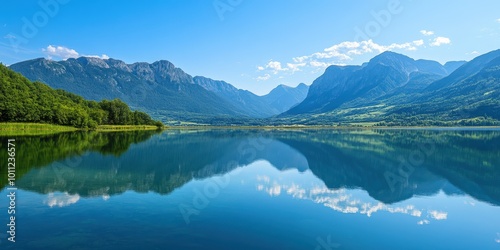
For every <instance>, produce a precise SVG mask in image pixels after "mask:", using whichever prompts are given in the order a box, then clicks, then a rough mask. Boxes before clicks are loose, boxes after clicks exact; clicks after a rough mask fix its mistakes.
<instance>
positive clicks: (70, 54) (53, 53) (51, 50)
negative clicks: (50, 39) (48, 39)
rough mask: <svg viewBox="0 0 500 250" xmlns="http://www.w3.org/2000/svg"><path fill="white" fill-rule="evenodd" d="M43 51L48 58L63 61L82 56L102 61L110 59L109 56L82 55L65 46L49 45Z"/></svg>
mask: <svg viewBox="0 0 500 250" xmlns="http://www.w3.org/2000/svg"><path fill="white" fill-rule="evenodd" d="M42 51H43V52H44V53H45V54H46V55H47V58H49V59H52V58H54V57H55V58H61V59H63V60H66V59H68V58H77V57H80V56H85V57H93V58H100V59H103V60H105V59H109V56H108V55H106V54H102V55H100V56H98V55H80V53H78V52H77V51H76V50H74V49H70V48H67V47H64V46H54V45H49V46H47V48H44V49H42Z"/></svg>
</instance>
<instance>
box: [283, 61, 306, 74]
mask: <svg viewBox="0 0 500 250" xmlns="http://www.w3.org/2000/svg"><path fill="white" fill-rule="evenodd" d="M286 66H287V67H288V68H289V69H290V70H291V71H292V73H294V72H295V71H300V68H301V67H304V66H306V63H287V64H286Z"/></svg>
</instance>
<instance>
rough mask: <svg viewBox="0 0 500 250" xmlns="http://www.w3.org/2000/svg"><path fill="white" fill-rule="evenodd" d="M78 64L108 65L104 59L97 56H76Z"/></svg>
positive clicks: (102, 66)
mask: <svg viewBox="0 0 500 250" xmlns="http://www.w3.org/2000/svg"><path fill="white" fill-rule="evenodd" d="M76 61H78V62H79V63H80V64H82V65H92V66H96V67H100V68H106V69H108V68H109V65H108V64H107V63H106V62H105V61H104V59H101V58H98V57H85V56H82V57H78V58H77V59H76Z"/></svg>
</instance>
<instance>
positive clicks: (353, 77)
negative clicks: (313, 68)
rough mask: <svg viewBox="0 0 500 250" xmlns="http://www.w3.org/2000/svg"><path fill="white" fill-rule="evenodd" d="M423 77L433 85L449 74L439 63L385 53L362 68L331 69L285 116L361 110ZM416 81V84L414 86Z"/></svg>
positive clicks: (422, 83) (344, 67) (421, 82)
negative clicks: (350, 109)
mask: <svg viewBox="0 0 500 250" xmlns="http://www.w3.org/2000/svg"><path fill="white" fill-rule="evenodd" d="M422 74H427V75H431V76H434V77H430V78H425V79H429V80H428V81H421V80H422V78H420V81H419V85H423V86H425V85H426V84H430V83H431V82H432V81H433V80H435V79H436V78H440V77H442V76H444V75H446V69H445V68H444V67H443V66H442V65H441V64H439V63H438V62H434V61H428V60H418V61H415V60H413V59H411V58H409V57H407V56H404V55H401V54H397V53H394V52H389V51H387V52H384V53H382V54H380V55H378V56H376V57H374V58H373V59H371V60H370V61H369V62H368V63H366V64H364V65H362V66H330V67H328V68H327V69H326V71H325V73H324V74H323V75H322V76H320V77H319V78H318V79H316V80H315V81H314V82H313V84H312V85H311V86H310V89H309V93H308V95H307V97H306V99H305V100H304V101H303V102H302V103H300V104H299V105H297V106H295V107H294V108H292V109H290V110H289V111H287V112H285V113H284V114H283V115H282V116H289V115H297V114H304V113H305V114H314V113H325V112H330V111H333V110H335V109H337V108H339V107H341V106H344V107H359V106H363V105H366V104H367V103H370V102H372V101H374V100H376V99H377V98H380V97H382V96H384V95H387V94H391V93H392V92H393V91H397V90H398V88H402V87H405V85H406V84H408V83H410V82H412V80H414V79H413V78H414V77H421V76H422ZM414 82H415V81H413V84H414Z"/></svg>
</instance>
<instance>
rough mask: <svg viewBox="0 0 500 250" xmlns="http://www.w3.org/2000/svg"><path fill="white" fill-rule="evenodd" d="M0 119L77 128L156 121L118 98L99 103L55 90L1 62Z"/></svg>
mask: <svg viewBox="0 0 500 250" xmlns="http://www.w3.org/2000/svg"><path fill="white" fill-rule="evenodd" d="M0 122H40V123H51V124H58V125H67V126H73V127H77V128H89V129H93V128H96V127H97V126H98V125H156V126H158V127H161V126H163V124H162V123H161V122H159V121H154V120H153V119H151V117H150V116H149V115H148V114H146V113H144V112H140V111H131V110H130V108H129V107H128V105H127V104H126V103H124V102H122V101H121V100H119V99H115V100H112V101H108V100H103V101H100V102H96V101H88V100H85V99H83V98H82V97H81V96H78V95H75V94H72V93H69V92H66V91H64V90H54V89H52V88H50V87H49V86H47V85H45V84H43V83H40V82H30V81H29V80H28V79H27V78H25V77H24V76H22V75H21V74H19V73H16V72H14V71H12V70H10V69H9V68H7V67H5V66H4V65H1V64H0Z"/></svg>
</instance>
